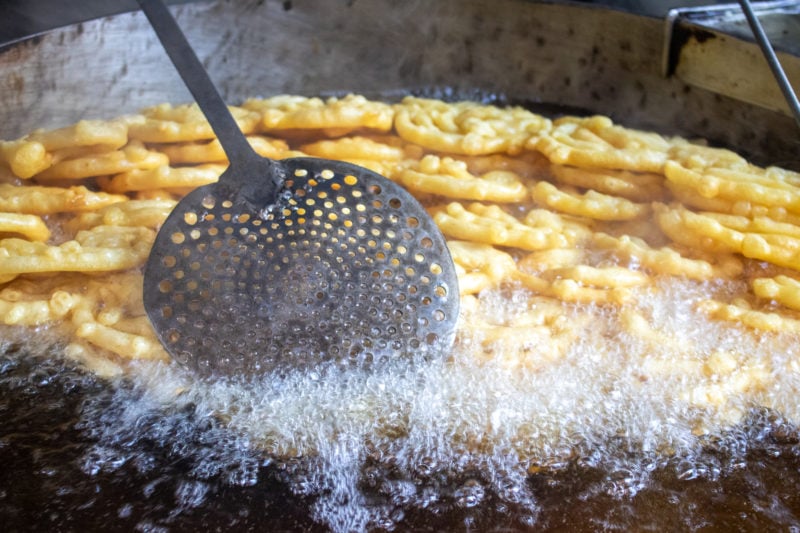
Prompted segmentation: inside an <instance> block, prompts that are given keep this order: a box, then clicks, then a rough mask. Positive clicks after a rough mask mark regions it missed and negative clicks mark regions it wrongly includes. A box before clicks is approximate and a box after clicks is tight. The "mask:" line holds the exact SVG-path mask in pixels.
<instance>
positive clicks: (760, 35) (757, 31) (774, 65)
mask: <svg viewBox="0 0 800 533" xmlns="http://www.w3.org/2000/svg"><path fill="white" fill-rule="evenodd" d="M739 5H740V6H742V11H743V12H744V16H745V18H747V23H748V24H749V25H750V29H751V30H753V35H754V36H755V38H756V41H758V45H759V46H760V47H761V51H762V52H763V53H764V57H765V58H766V60H767V63H768V64H769V68H770V69H771V70H772V74H773V76H775V80H776V81H777V82H778V86H779V87H780V88H781V92H782V93H783V96H784V98H786V102H787V103H788V104H789V109H791V110H792V114H793V115H794V119H795V121H796V122H797V125H798V126H800V102H799V101H798V100H797V95H796V94H794V89H792V85H791V83H789V78H787V77H786V73H785V72H784V71H783V67H782V66H781V62H780V61H778V56H777V55H775V50H774V49H773V48H772V44H771V43H770V42H769V38H768V37H767V34H766V32H764V28H763V27H762V26H761V22H759V20H758V17H757V16H756V14H755V13H754V12H753V6H751V5H750V0H739Z"/></svg>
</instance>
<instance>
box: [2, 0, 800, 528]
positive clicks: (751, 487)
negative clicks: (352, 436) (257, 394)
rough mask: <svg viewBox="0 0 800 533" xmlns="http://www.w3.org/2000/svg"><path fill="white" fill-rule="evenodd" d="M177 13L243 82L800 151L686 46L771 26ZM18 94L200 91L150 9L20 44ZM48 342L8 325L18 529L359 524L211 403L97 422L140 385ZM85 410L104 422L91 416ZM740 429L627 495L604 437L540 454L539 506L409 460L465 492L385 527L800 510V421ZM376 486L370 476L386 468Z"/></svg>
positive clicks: (758, 153) (529, 12) (354, 8)
mask: <svg viewBox="0 0 800 533" xmlns="http://www.w3.org/2000/svg"><path fill="white" fill-rule="evenodd" d="M175 12H176V15H177V18H178V20H179V22H180V24H181V26H182V27H183V28H185V31H186V33H187V34H188V38H189V40H190V41H191V42H192V44H193V46H194V47H195V48H196V49H197V50H198V54H199V55H200V57H201V59H203V60H204V62H205V63H206V65H207V67H208V69H209V71H210V73H211V76H212V78H214V79H215V81H216V83H217V84H218V86H219V87H220V88H221V90H222V91H223V92H224V96H225V97H226V98H227V100H228V101H230V102H231V103H236V102H237V101H240V100H243V99H244V98H246V97H252V96H269V95H273V94H278V93H300V94H308V95H317V94H320V95H329V94H330V95H334V94H342V93H347V92H351V91H353V92H359V93H362V94H365V95H367V96H371V97H376V98H388V99H392V98H400V97H402V96H403V95H405V94H408V93H415V94H422V95H430V96H435V97H440V98H444V99H480V100H484V101H489V102H496V103H501V104H502V103H522V104H524V105H528V106H530V107H531V108H533V109H534V110H536V111H540V112H543V113H553V114H558V113H563V112H565V111H566V112H572V113H576V112H577V113H602V114H606V115H610V116H611V117H612V118H613V119H614V120H615V121H616V122H619V123H622V124H625V125H629V126H635V127H646V128H651V129H654V130H656V131H659V132H661V133H665V134H681V135H684V136H689V137H692V136H697V137H704V138H707V139H709V140H710V141H711V142H713V143H717V144H720V145H724V146H729V147H734V148H736V149H738V150H739V151H741V152H742V153H744V154H746V155H749V156H751V157H754V158H756V159H757V160H758V161H761V162H764V163H782V164H789V165H796V164H797V161H798V159H799V158H798V157H797V153H798V152H797V147H798V146H799V145H800V144H799V141H800V132H798V129H797V126H796V125H795V124H794V122H793V121H792V119H791V118H790V117H789V116H788V114H787V113H786V111H785V110H782V109H781V107H782V106H781V104H780V102H777V103H776V100H775V99H774V98H772V97H771V96H770V95H769V94H767V95H766V96H764V97H763V98H761V99H760V101H759V102H757V103H749V101H752V100H753V99H752V98H747V97H741V94H740V91H738V90H737V88H736V87H732V86H726V87H725V88H724V90H718V89H714V88H713V87H709V86H708V85H706V84H703V83H702V81H700V80H699V78H698V76H697V75H696V72H697V65H696V64H688V63H687V62H691V61H694V60H695V58H697V57H698V56H697V55H696V54H695V55H692V53H690V52H692V51H696V50H697V48H696V47H697V46H701V45H704V44H705V43H709V42H712V43H714V42H716V43H717V44H721V45H722V48H723V51H724V47H725V46H726V45H735V47H736V50H742V49H745V50H750V51H751V52H752V54H751V55H752V57H751V59H750V60H752V61H753V62H754V63H755V62H756V59H757V58H758V57H759V56H758V54H757V50H756V47H755V45H753V44H752V43H748V41H747V40H746V39H745V38H743V37H733V36H730V37H724V36H721V35H720V34H717V33H715V32H714V31H713V30H708V29H704V30H699V29H697V28H696V27H694V26H692V24H690V23H688V22H687V23H683V25H681V24H682V23H681V21H680V20H679V21H678V23H677V24H678V25H677V29H676V30H675V34H676V35H677V37H675V38H668V37H674V36H673V35H672V34H673V30H672V29H667V28H670V26H669V25H668V24H666V23H665V21H664V20H662V19H658V18H651V17H643V16H639V15H635V14H631V13H625V12H620V11H614V10H609V9H606V8H601V7H597V6H592V5H585V4H574V3H564V2H558V3H550V2H529V1H523V0H495V1H492V2H484V1H481V0H408V1H404V2H397V1H395V0H336V1H329V0H266V1H264V0H247V1H221V2H213V3H205V2H198V3H191V4H185V5H180V6H177V7H176V11H175ZM665 33H666V35H665ZM720 39H722V40H721V41H720ZM726 39H727V41H726ZM726 43H727V44H726ZM687 47H688V48H687ZM742 47H744V48H742ZM737 53H738V52H737ZM700 57H703V55H702V54H700ZM737 57H739V56H737ZM795 60H796V58H795ZM718 61H721V59H720V60H718ZM793 65H796V63H793ZM792 68H795V67H792ZM748 75H752V76H753V77H755V78H758V79H760V80H762V81H763V80H765V79H767V78H768V76H769V74H768V71H767V69H766V66H763V70H760V71H749V72H748ZM792 76H795V75H794V74H792ZM716 79H717V80H719V78H718V77H717V78H716ZM684 80H685V81H684ZM765 83H766V82H765ZM701 86H706V87H707V88H705V89H704V88H702V87H701ZM767 92H769V91H767ZM0 95H2V97H0V138H2V139H13V138H16V137H18V136H20V135H22V134H24V133H26V132H28V131H30V130H33V129H35V128H42V127H57V126H62V125H66V124H69V123H72V122H75V121H77V120H79V119H82V118H108V117H113V116H117V115H119V114H123V113H128V112H134V111H137V110H138V109H140V108H142V107H144V106H147V105H152V104H156V103H160V102H164V101H171V102H183V101H188V100H190V97H189V95H188V93H187V92H186V91H185V89H184V86H183V84H182V82H181V81H180V80H179V78H178V77H177V74H175V72H174V69H173V68H172V67H171V65H170V64H169V61H168V59H167V58H166V56H165V55H164V53H163V50H162V48H161V47H160V45H159V44H158V42H157V41H156V38H155V36H154V35H153V33H152V30H151V29H150V27H149V25H148V23H147V22H146V20H145V18H144V17H143V16H142V15H141V14H140V13H127V14H121V15H116V16H113V17H109V18H103V19H97V20H92V21H89V22H85V23H82V24H78V25H74V26H68V27H65V28H61V29H57V30H54V31H52V32H49V33H46V34H43V35H41V36H38V37H35V38H33V39H29V40H23V41H20V42H17V43H14V44H12V45H7V46H5V47H4V48H2V49H0ZM762 96H763V95H762ZM765 102H767V103H765ZM36 341H37V339H30V343H28V342H26V341H25V340H24V339H23V340H22V341H20V340H19V339H16V340H14V341H13V342H12V341H11V340H8V339H3V338H0V353H1V354H2V355H0V465H2V467H1V468H0V524H4V526H3V529H4V530H5V531H23V530H53V531H79V530H80V531H92V530H102V531H116V530H119V531H131V530H142V531H166V530H174V531H196V530H236V531H275V530H297V531H300V530H302V531H311V530H326V529H327V528H328V527H329V526H336V527H338V528H339V529H347V528H346V524H345V525H342V524H326V523H324V520H323V521H322V522H320V521H315V520H313V519H312V518H311V514H310V513H309V508H310V507H312V506H313V505H314V501H315V495H314V494H312V493H304V492H303V491H301V490H297V487H298V484H297V482H296V481H297V477H298V476H303V475H311V474H309V473H308V472H304V471H303V468H304V466H303V465H302V461H299V460H298V461H295V460H275V459H274V458H265V457H263V456H261V455H260V454H259V453H258V452H257V451H253V450H250V449H249V448H248V443H247V442H246V441H245V440H244V439H243V438H242V437H240V436H238V435H236V434H234V433H233V432H230V431H228V430H227V429H226V428H225V427H224V424H222V423H220V422H219V421H217V420H216V419H213V418H211V419H209V418H198V416H197V413H195V412H194V411H192V410H191V409H187V410H186V411H185V412H170V413H169V415H170V416H169V417H163V418H162V417H159V416H156V415H154V414H153V412H149V413H148V412H145V413H143V414H142V416H141V418H140V419H137V423H136V425H135V426H132V427H128V428H120V429H119V432H118V435H117V437H115V438H113V439H109V438H108V435H99V434H98V429H97V428H98V427H101V426H102V424H103V423H106V422H107V424H108V425H112V426H113V425H114V424H115V421H116V419H117V418H118V417H119V416H120V414H121V413H120V412H119V409H120V408H121V406H122V405H124V402H120V398H122V399H125V398H128V397H130V398H132V399H133V398H136V397H137V394H138V392H137V391H136V390H132V389H126V387H125V386H124V385H122V386H119V387H116V388H114V389H112V388H110V387H109V386H108V385H107V384H106V383H105V382H104V381H103V380H101V379H98V378H95V377H92V376H88V375H85V374H84V373H83V372H81V371H80V370H78V369H76V368H73V367H71V366H70V365H69V364H66V363H61V362H58V360H54V359H51V358H48V357H46V354H47V350H51V349H52V350H55V349H58V347H47V348H45V350H44V352H45V353H44V356H42V355H41V353H40V355H39V356H37V357H34V358H30V357H27V356H28V355H30V354H31V353H33V352H34V351H35V350H34V349H33V348H32V346H33V345H36V344H38V343H37V342H36ZM39 351H40V352H41V350H39ZM184 407H185V406H184ZM87 413H90V414H91V416H93V417H95V418H94V423H93V424H88V425H87V424H86V423H85V420H86V417H87V416H88V415H87ZM737 431H739V432H742V433H743V434H746V435H745V437H746V438H745V439H744V440H743V441H742V442H746V443H748V444H747V445H746V449H744V450H741V454H739V455H737V458H741V457H745V458H746V461H745V462H743V463H742V464H738V463H737V464H732V462H731V461H733V459H731V457H729V456H726V455H725V453H726V452H724V451H721V450H724V447H717V446H715V443H714V442H709V443H707V445H705V446H704V447H702V448H701V449H699V450H698V454H699V455H698V457H695V458H693V459H696V460H697V461H698V463H697V464H701V465H704V466H703V468H705V470H702V469H700V470H698V469H696V468H688V469H687V468H682V467H681V466H680V465H676V464H674V463H670V462H669V461H665V462H664V463H660V464H656V465H655V466H654V468H656V472H655V473H654V474H652V480H653V483H651V484H650V485H649V486H647V487H645V488H643V489H642V490H641V491H640V492H639V493H638V494H637V495H636V496H635V497H633V498H628V499H625V498H616V497H615V496H614V494H613V493H609V492H603V491H597V490H595V488H596V486H597V483H598V482H601V481H602V482H604V483H605V484H606V485H604V486H607V485H608V483H613V482H614V479H616V478H615V476H617V477H619V479H622V478H623V477H624V476H626V475H629V474H630V473H626V472H609V471H606V470H604V469H603V468H601V467H598V466H597V465H595V464H593V463H592V462H591V461H590V460H587V459H586V457H582V458H576V460H575V461H574V462H572V463H570V464H567V465H562V467H561V468H558V469H553V470H548V469H547V468H544V469H543V470H542V471H538V470H536V471H534V470H532V471H531V472H530V478H529V480H528V483H529V485H530V488H531V490H532V492H533V493H534V494H535V496H536V498H537V501H536V504H535V505H534V506H533V507H531V506H530V505H527V504H526V503H525V502H522V503H520V505H519V506H518V507H514V505H509V503H508V502H509V501H510V500H509V498H500V497H498V496H497V495H494V494H481V498H479V499H478V503H477V504H476V505H474V506H473V505H461V504H459V501H460V500H459V498H461V496H463V494H462V495H461V496H459V493H458V490H456V489H455V488H454V489H453V490H452V491H451V492H449V493H448V491H447V487H446V485H447V483H451V482H452V483H454V487H455V486H456V485H457V486H458V487H460V488H459V490H461V489H463V488H464V487H467V488H469V487H470V486H473V485H470V483H471V482H472V480H473V478H474V479H475V480H477V481H478V482H480V481H481V475H482V473H481V471H480V468H479V467H478V466H476V467H475V469H474V471H470V470H469V468H467V467H464V468H462V470H461V474H459V475H460V476H462V477H460V478H459V479H457V480H451V479H447V478H446V477H443V478H441V479H438V478H437V479H433V478H431V477H430V476H429V477H424V476H422V477H420V478H419V479H415V480H411V481H410V483H412V486H413V484H414V483H417V484H421V485H424V484H425V483H431V484H433V485H436V484H437V483H439V485H438V489H441V490H440V494H444V495H445V496H447V495H448V494H449V496H447V497H446V498H444V500H439V501H438V503H437V502H431V504H430V505H429V506H424V505H413V506H404V501H403V492H402V490H399V489H398V490H399V492H398V491H397V490H396V491H394V492H392V490H394V489H392V490H389V491H388V492H386V491H384V488H385V487H382V486H377V487H372V488H373V489H375V490H374V491H373V492H374V494H375V498H376V501H377V499H380V498H397V502H394V503H395V504H396V505H395V508H396V515H395V516H391V517H389V518H390V520H388V521H387V522H386V527H396V528H398V529H399V530H406V529H415V530H431V531H432V530H463V529H465V528H468V529H469V528H475V529H478V530H484V531H485V530H501V529H512V530H519V529H527V528H530V529H548V530H553V531H562V530H563V531H566V530H569V531H575V530H598V529H604V528H615V527H619V528H624V529H628V530H631V529H655V530H684V529H698V528H704V527H705V528H709V530H730V529H739V530H754V529H756V528H765V529H769V528H783V529H785V528H788V527H790V526H792V527H798V524H800V498H798V494H800V491H799V490H798V489H800V475H799V474H798V472H800V454H799V453H798V452H797V450H796V448H797V443H798V434H797V430H796V428H794V427H792V426H790V425H788V424H786V423H784V422H783V421H782V419H781V418H780V416H779V415H777V414H774V413H766V412H756V413H753V414H752V415H751V416H750V417H749V418H748V420H747V422H746V424H745V425H743V426H742V427H740V428H738V429H737ZM731 438H732V439H733V438H737V437H735V436H732V437H731ZM98 442H100V443H101V444H102V446H101V447H100V448H98V447H97V446H96V445H97V443H98ZM220 442H222V443H224V444H225V445H224V446H219V443H220ZM90 449H91V450H92V452H91V453H89V454H87V450H90ZM131 450H134V451H135V453H127V452H130V451H131ZM105 452H108V453H107V454H106V453H105ZM123 452H126V453H123ZM225 453H230V454H235V455H236V456H237V460H236V461H234V463H235V464H236V465H238V466H237V469H236V470H235V471H224V470H223V469H222V467H220V470H216V471H215V470H214V469H213V468H211V469H210V470H206V471H205V472H204V474H203V475H202V476H199V475H198V473H197V470H196V469H195V468H194V467H195V466H196V465H197V464H198V463H201V462H202V463H203V464H204V465H209V464H210V465H214V464H219V465H230V464H231V461H227V460H226V458H225V457H216V456H215V455H214V454H223V455H224V454H225ZM375 453H376V457H377V455H379V454H380V450H377V451H375ZM120 457H133V458H135V459H132V460H128V461H125V460H121V459H119V458H120ZM589 457H590V455H589ZM217 459H218V461H217V462H215V460H217ZM367 459H368V460H367V463H369V458H367ZM685 459H686V458H676V459H675V460H676V461H683V460H685ZM114 460H119V461H120V464H112V463H113V461H114ZM737 460H738V459H737ZM386 464H387V462H386V461H383V460H379V458H376V459H375V465H377V466H376V468H378V467H380V468H384V470H382V471H381V472H380V475H381V476H383V477H382V478H381V479H385V480H388V482H392V483H400V482H401V481H403V482H404V480H400V479H395V478H394V477H393V476H394V474H393V473H392V471H391V470H385V468H386ZM709 465H711V466H709ZM714 465H717V467H716V468H717V470H714V468H715V467H714ZM464 472H467V473H468V474H470V475H472V476H473V478H469V476H468V475H467V474H464ZM554 472H555V473H554ZM687 472H688V473H687ZM464 476H467V477H464ZM289 480H292V482H291V483H289ZM368 481H369V478H368V476H367V477H365V478H363V479H361V480H360V483H362V484H368ZM406 481H407V480H406ZM421 485H420V486H421ZM393 486H394V485H393ZM397 486H399V487H401V488H402V485H401V484H400V485H397ZM363 488H364V489H365V492H366V493H368V494H369V493H370V491H369V490H368V489H370V488H371V487H368V486H367V487H363ZM468 496H469V495H467V497H468ZM447 498H449V500H448V499H447ZM445 500H446V501H445ZM467 503H469V500H468V499H467ZM528 503H529V502H528ZM377 526H380V524H377Z"/></svg>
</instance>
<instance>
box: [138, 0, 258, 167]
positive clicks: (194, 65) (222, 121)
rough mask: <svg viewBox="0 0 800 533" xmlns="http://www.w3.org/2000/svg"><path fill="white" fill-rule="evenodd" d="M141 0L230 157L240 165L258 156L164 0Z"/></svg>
mask: <svg viewBox="0 0 800 533" xmlns="http://www.w3.org/2000/svg"><path fill="white" fill-rule="evenodd" d="M138 2H139V5H140V6H141V8H142V11H144V14H145V15H146V16H147V19H148V20H149V21H150V25H151V26H152V27H153V29H154V30H155V32H156V35H157V36H158V40H159V41H161V45H162V46H163V47H164V50H166V52H167V55H169V58H170V59H171V60H172V63H173V64H174V65H175V69H176V70H177V71H178V74H180V76H181V79H183V82H184V83H185V84H186V87H188V89H189V91H190V92H191V93H192V96H194V99H195V101H196V102H197V104H198V105H199V106H200V109H201V110H202V111H203V114H204V115H205V117H206V118H207V119H208V122H209V123H210V124H211V129H213V130H214V133H215V134H216V136H217V138H218V139H219V142H220V144H222V148H223V150H225V155H227V156H228V161H230V162H231V164H234V163H235V164H237V165H238V164H240V162H243V161H247V160H252V159H253V157H257V158H258V157H259V156H258V155H257V154H256V153H255V151H254V150H253V148H252V147H251V146H250V144H249V143H248V142H247V139H246V138H245V136H244V134H243V133H242V131H241V130H240V129H239V126H238V125H237V124H236V120H234V118H233V115H231V112H230V111H229V110H228V107H227V105H225V102H224V101H223V100H222V97H221V96H220V94H219V92H218V91H217V88H216V87H215V86H214V83H213V82H212V81H211V78H209V77H208V73H207V72H206V69H205V67H203V64H202V63H200V60H199V59H198V58H197V55H196V54H195V53H194V50H193V49H192V47H191V45H189V42H188V41H187V40H186V37H185V36H184V34H183V31H181V29H180V27H179V26H178V23H177V22H176V21H175V18H174V17H173V16H172V14H171V13H170V12H169V9H167V6H165V5H164V2H162V0H138ZM259 159H260V158H259Z"/></svg>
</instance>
